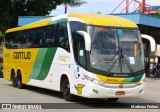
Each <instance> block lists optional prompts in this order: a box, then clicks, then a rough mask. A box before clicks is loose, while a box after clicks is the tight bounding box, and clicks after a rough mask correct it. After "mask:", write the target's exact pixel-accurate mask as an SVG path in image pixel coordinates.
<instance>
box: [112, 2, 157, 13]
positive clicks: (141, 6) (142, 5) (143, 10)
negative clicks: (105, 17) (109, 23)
mask: <svg viewBox="0 0 160 112" xmlns="http://www.w3.org/2000/svg"><path fill="white" fill-rule="evenodd" d="M125 1H126V6H125V8H123V10H122V11H121V13H123V12H124V10H126V13H129V5H130V4H131V3H132V2H136V3H138V4H139V5H138V7H137V8H136V9H135V11H136V10H139V11H140V12H141V13H143V14H154V13H156V10H146V7H150V5H148V4H146V0H142V2H140V1H139V0H122V2H121V3H120V4H118V5H117V7H116V8H115V9H114V10H113V11H112V12H111V14H113V12H114V11H115V10H116V9H117V8H118V7H120V6H121V5H122V4H123V3H124V2H125Z"/></svg>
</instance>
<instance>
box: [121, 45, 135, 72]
mask: <svg viewBox="0 0 160 112" xmlns="http://www.w3.org/2000/svg"><path fill="white" fill-rule="evenodd" d="M119 58H120V65H121V72H122V63H124V62H125V63H126V64H127V67H128V68H129V70H130V72H131V73H133V75H134V74H135V72H134V70H133V68H132V67H131V65H130V64H129V62H128V60H127V59H126V57H125V56H124V55H123V50H122V47H121V46H120V54H119ZM123 59H125V61H123Z"/></svg>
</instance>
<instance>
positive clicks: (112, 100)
mask: <svg viewBox="0 0 160 112" xmlns="http://www.w3.org/2000/svg"><path fill="white" fill-rule="evenodd" d="M118 100H119V98H108V101H111V102H116V101H118Z"/></svg>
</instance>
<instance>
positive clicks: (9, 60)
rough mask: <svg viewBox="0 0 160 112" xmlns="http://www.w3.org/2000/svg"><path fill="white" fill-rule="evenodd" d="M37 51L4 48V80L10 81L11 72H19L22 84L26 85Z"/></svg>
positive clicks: (34, 49) (35, 49)
mask: <svg viewBox="0 0 160 112" xmlns="http://www.w3.org/2000/svg"><path fill="white" fill-rule="evenodd" d="M38 51H39V49H37V48H33V49H17V50H15V49H6V48H4V58H3V62H4V63H3V67H4V78H5V79H7V80H11V79H10V77H11V70H12V69H13V70H14V71H15V74H16V75H17V71H18V70H20V71H21V74H22V82H23V83H24V84H27V83H28V82H29V80H30V79H29V75H30V74H31V72H32V69H33V65H34V62H35V59H36V56H37V53H38Z"/></svg>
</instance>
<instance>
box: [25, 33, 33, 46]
mask: <svg viewBox="0 0 160 112" xmlns="http://www.w3.org/2000/svg"><path fill="white" fill-rule="evenodd" d="M26 36H27V41H26V43H27V44H26V47H27V48H32V47H33V46H32V45H33V31H27V33H26Z"/></svg>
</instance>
